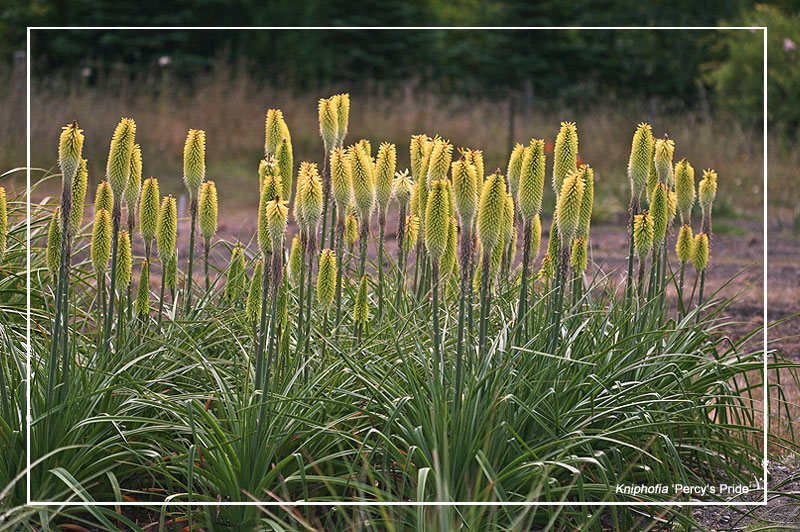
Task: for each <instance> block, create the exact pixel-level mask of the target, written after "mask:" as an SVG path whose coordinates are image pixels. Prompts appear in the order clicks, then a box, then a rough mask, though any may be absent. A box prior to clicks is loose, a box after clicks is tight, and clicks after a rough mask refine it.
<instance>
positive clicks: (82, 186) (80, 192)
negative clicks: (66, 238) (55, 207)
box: [69, 159, 89, 237]
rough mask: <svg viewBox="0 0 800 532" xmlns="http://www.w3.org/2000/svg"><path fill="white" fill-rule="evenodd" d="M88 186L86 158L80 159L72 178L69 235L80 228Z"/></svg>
mask: <svg viewBox="0 0 800 532" xmlns="http://www.w3.org/2000/svg"><path fill="white" fill-rule="evenodd" d="M88 187H89V172H88V171H87V169H86V159H81V163H80V164H79V165H78V171H77V173H76V174H75V179H73V180H72V208H71V209H70V211H69V235H70V236H71V237H73V236H75V235H77V234H78V231H80V229H81V222H82V221H83V208H84V204H85V203H86V189H87V188H88Z"/></svg>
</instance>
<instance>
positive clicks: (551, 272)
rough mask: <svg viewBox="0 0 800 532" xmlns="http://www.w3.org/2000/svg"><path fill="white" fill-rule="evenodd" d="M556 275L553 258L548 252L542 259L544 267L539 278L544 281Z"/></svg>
mask: <svg viewBox="0 0 800 532" xmlns="http://www.w3.org/2000/svg"><path fill="white" fill-rule="evenodd" d="M555 275H556V269H555V265H554V264H553V259H551V258H550V254H549V253H546V254H545V256H544V258H543V259H542V268H541V269H540V270H539V274H538V275H537V278H538V279H541V280H543V281H549V280H551V279H552V278H553V277H555Z"/></svg>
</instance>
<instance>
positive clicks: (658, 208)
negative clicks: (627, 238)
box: [650, 183, 669, 247]
mask: <svg viewBox="0 0 800 532" xmlns="http://www.w3.org/2000/svg"><path fill="white" fill-rule="evenodd" d="M667 201H668V199H667V187H665V186H664V183H659V184H658V185H656V189H655V191H653V198H652V202H651V204H650V216H652V218H653V231H654V233H653V234H654V239H655V240H654V244H655V246H656V247H658V246H660V245H661V243H662V242H663V241H664V237H665V236H666V234H667V222H668V220H669V212H668V206H667Z"/></svg>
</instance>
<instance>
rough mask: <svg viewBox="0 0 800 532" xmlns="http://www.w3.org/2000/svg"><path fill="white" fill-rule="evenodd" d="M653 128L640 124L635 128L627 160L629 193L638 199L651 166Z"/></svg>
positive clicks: (645, 185)
mask: <svg viewBox="0 0 800 532" xmlns="http://www.w3.org/2000/svg"><path fill="white" fill-rule="evenodd" d="M653 147H654V141H653V128H652V127H650V124H645V123H644V122H642V123H641V124H639V126H638V127H637V128H636V133H634V134H633V142H632V143H631V156H630V159H628V179H629V180H630V182H631V193H632V194H633V196H634V197H635V198H637V199H638V198H639V197H641V195H642V192H643V191H644V190H645V187H647V179H648V176H649V175H650V168H651V167H652V166H653ZM648 196H649V195H648Z"/></svg>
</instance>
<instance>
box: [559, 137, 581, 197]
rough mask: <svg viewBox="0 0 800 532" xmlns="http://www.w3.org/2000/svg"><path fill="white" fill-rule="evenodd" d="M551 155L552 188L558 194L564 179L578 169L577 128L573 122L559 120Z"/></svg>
mask: <svg viewBox="0 0 800 532" xmlns="http://www.w3.org/2000/svg"><path fill="white" fill-rule="evenodd" d="M553 157H554V159H553V190H554V191H555V193H556V195H557V196H558V195H559V194H560V193H561V190H562V188H563V183H564V179H566V178H567V176H569V175H572V174H573V173H575V170H577V169H578V128H577V126H576V125H575V122H561V129H560V130H559V132H558V136H556V145H555V152H554V154H553Z"/></svg>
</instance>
